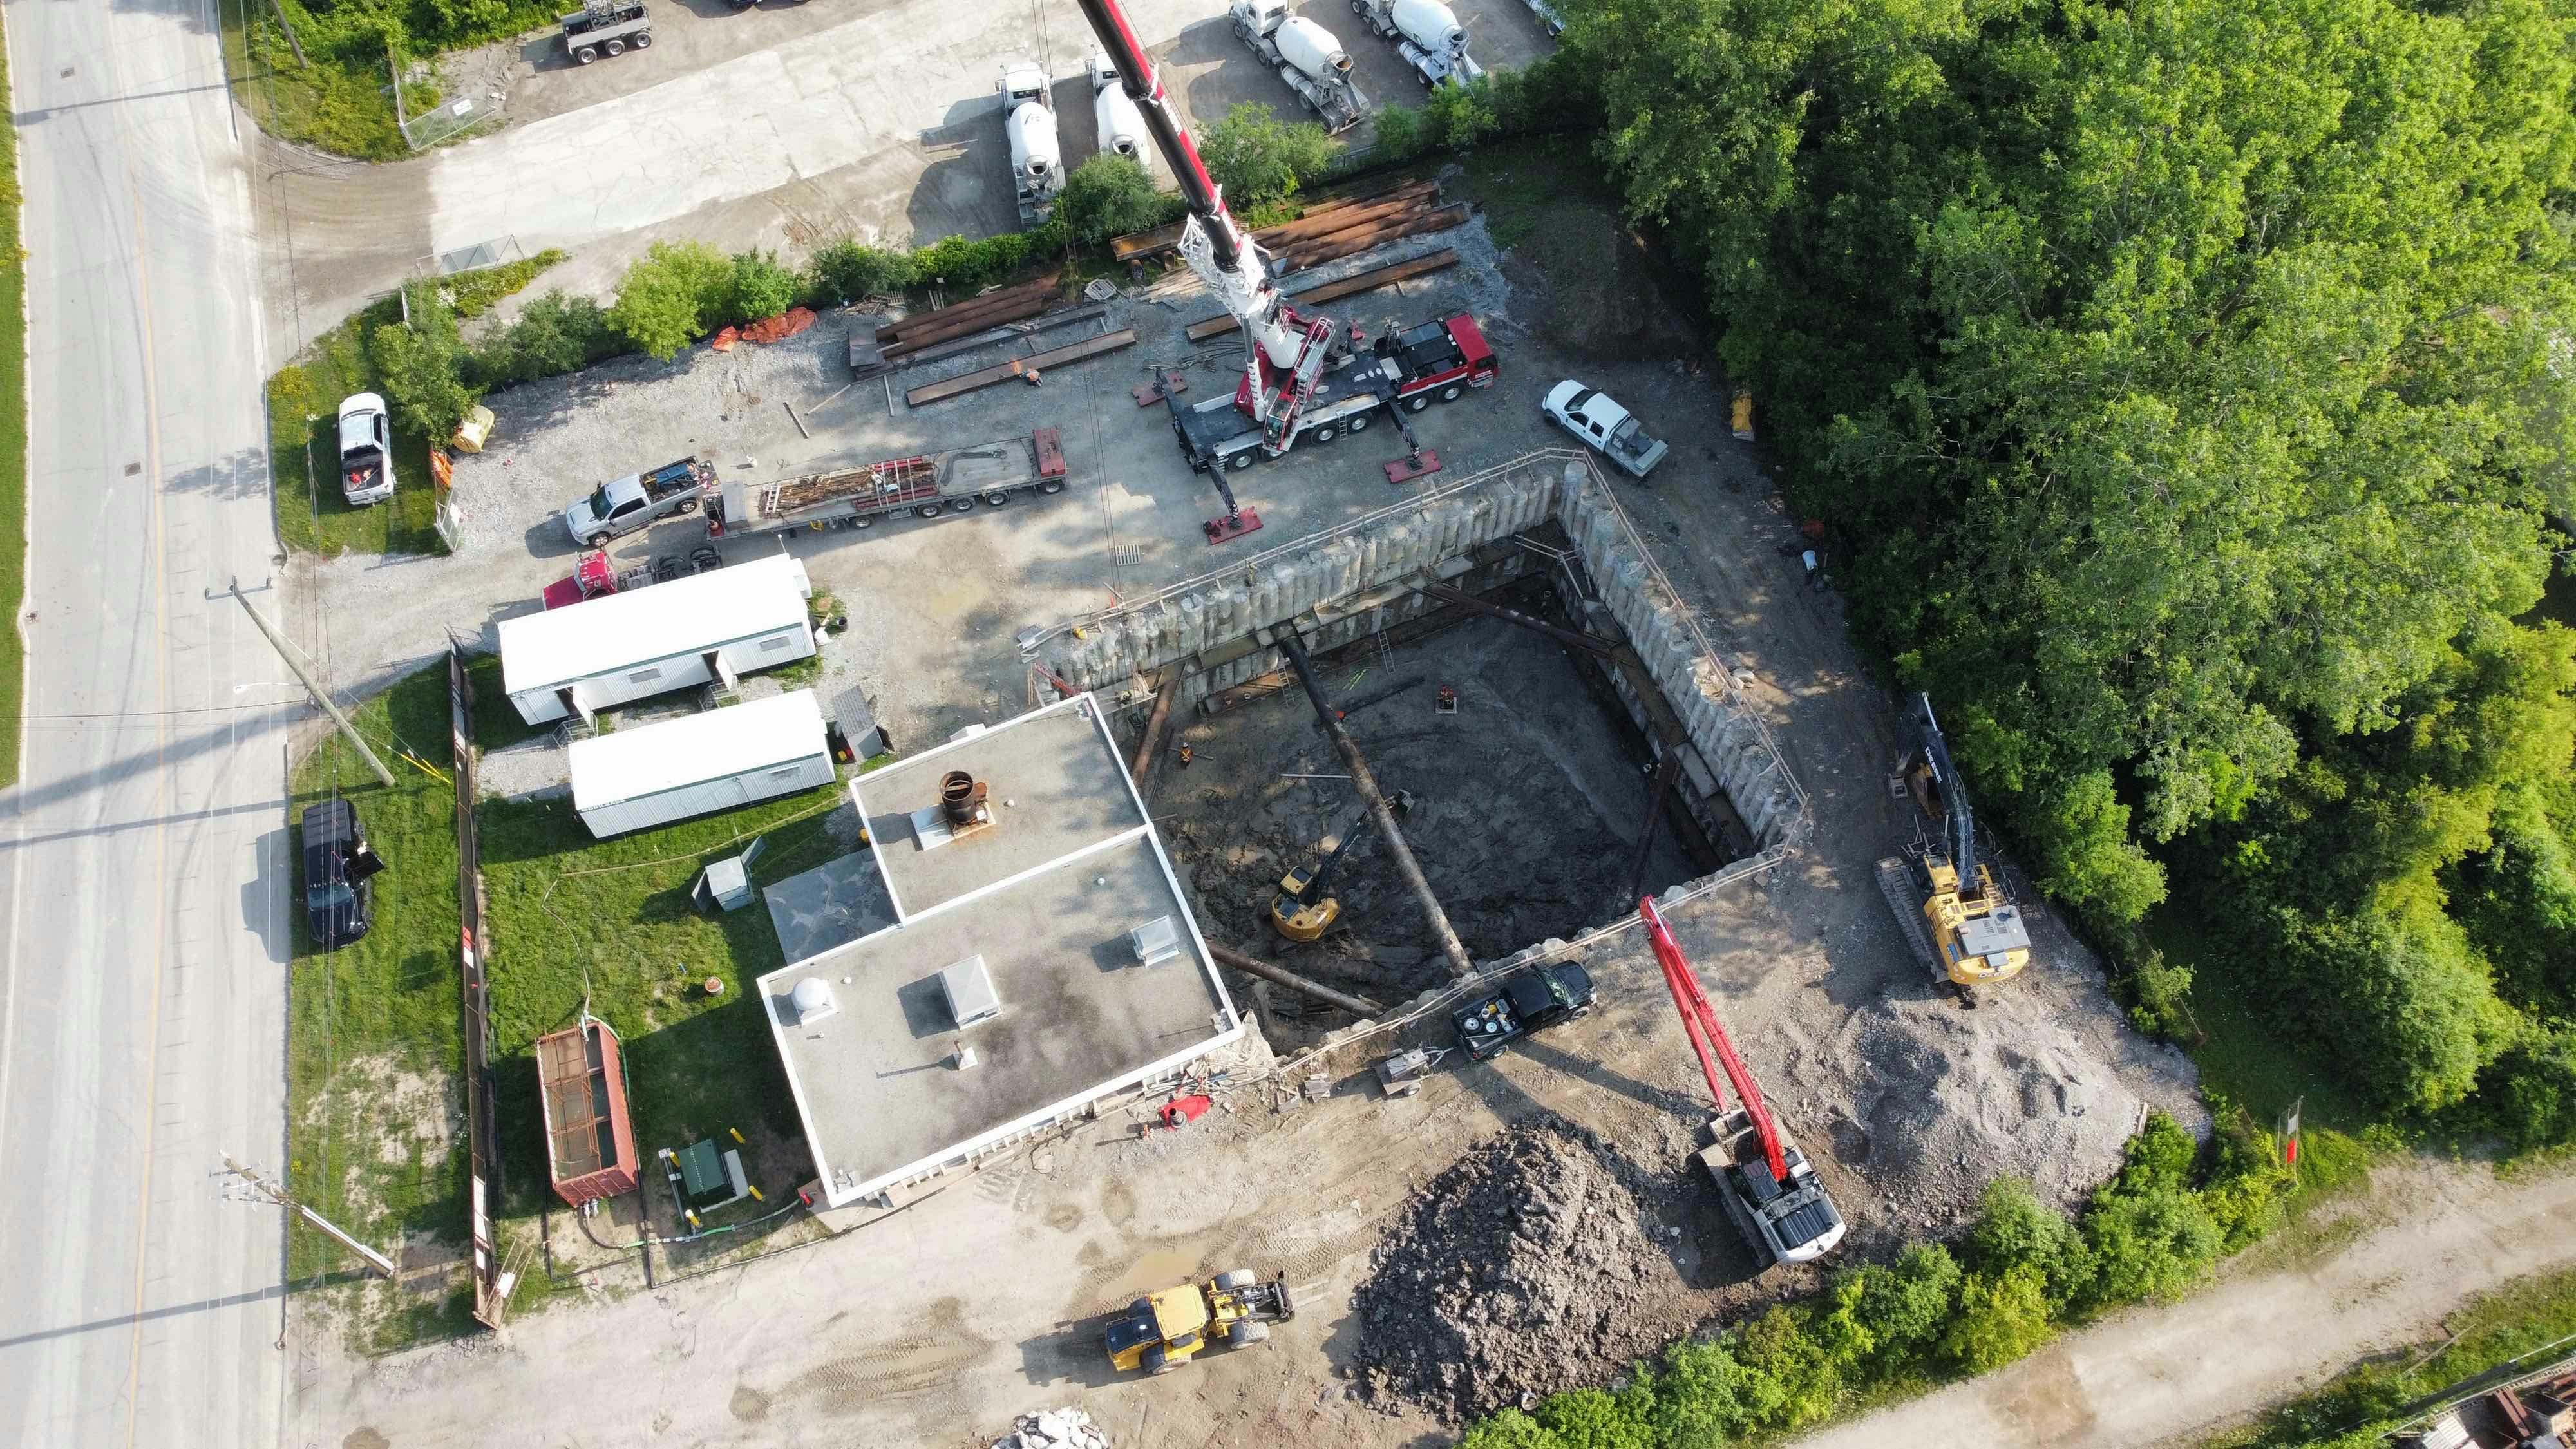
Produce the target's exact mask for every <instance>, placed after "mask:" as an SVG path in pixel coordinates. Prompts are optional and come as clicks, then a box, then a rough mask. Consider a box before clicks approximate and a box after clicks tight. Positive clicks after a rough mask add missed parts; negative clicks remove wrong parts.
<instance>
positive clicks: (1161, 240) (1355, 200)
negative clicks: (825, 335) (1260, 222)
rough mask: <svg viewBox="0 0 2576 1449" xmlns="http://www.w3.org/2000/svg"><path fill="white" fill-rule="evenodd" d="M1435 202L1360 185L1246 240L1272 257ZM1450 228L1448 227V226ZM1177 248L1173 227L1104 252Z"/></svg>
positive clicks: (1399, 187)
mask: <svg viewBox="0 0 2576 1449" xmlns="http://www.w3.org/2000/svg"><path fill="white" fill-rule="evenodd" d="M1439 199H1440V188H1439V186H1438V184H1437V183H1434V182H1430V181H1404V182H1396V183H1392V184H1390V183H1387V182H1384V181H1377V182H1362V183H1358V184H1356V185H1354V186H1351V187H1348V188H1344V189H1342V190H1339V191H1325V192H1319V193H1317V194H1316V195H1315V196H1314V197H1312V198H1310V199H1309V200H1308V201H1307V202H1306V203H1305V214H1304V215H1302V216H1300V217H1298V218H1297V219H1296V220H1295V221H1283V222H1281V223H1279V224H1278V225H1277V226H1265V227H1263V228H1261V229H1260V230H1259V231H1256V232H1254V233H1253V234H1252V239H1253V240H1254V241H1255V242H1258V243H1260V245H1261V247H1262V249H1263V250H1265V251H1268V252H1270V253H1272V254H1274V255H1276V254H1277V253H1278V252H1279V251H1280V249H1281V247H1282V246H1284V245H1286V244H1288V243H1289V242H1291V241H1298V240H1304V239H1308V238H1312V237H1316V236H1321V235H1324V234H1327V233H1329V232H1331V231H1333V230H1335V229H1336V227H1337V225H1347V224H1350V223H1352V222H1355V221H1357V220H1359V219H1360V213H1361V212H1363V211H1366V212H1368V213H1370V214H1371V215H1372V216H1383V215H1386V214H1388V213H1389V212H1390V211H1391V210H1393V209H1395V208H1396V204H1397V203H1399V202H1402V203H1410V204H1411V208H1412V209H1419V208H1423V207H1429V206H1434V205H1436V204H1438V202H1439ZM1456 224H1457V223H1456V222H1452V223H1450V225H1452V226H1455V225H1456ZM1180 244H1181V224H1180V223H1174V224H1173V225H1171V226H1166V227H1157V228H1156V229H1154V230H1152V231H1140V232H1138V233H1136V234H1135V235H1134V236H1122V237H1113V238H1111V239H1110V242H1109V252H1110V255H1111V256H1112V257H1114V258H1116V259H1117V260H1119V261H1122V262H1141V261H1143V260H1145V259H1146V258H1148V257H1157V256H1161V255H1162V254H1163V253H1165V252H1168V251H1171V250H1172V249H1173V248H1175V247H1177V246H1179V245H1180ZM1299 265H1311V263H1300V264H1299Z"/></svg>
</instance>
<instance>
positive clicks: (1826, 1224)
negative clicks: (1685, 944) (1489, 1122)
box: [1637, 896, 1846, 1268]
mask: <svg viewBox="0 0 2576 1449" xmlns="http://www.w3.org/2000/svg"><path fill="white" fill-rule="evenodd" d="M1637 916H1638V918H1639V919H1640V920H1642V921H1644V922H1645V923H1646V939H1647V940H1648V941H1650V942H1652V943H1653V945H1654V948H1655V960H1656V962H1657V963H1658V964H1660V965H1661V966H1662V967H1663V968H1664V986H1665V988H1666V989H1668V990H1670V991H1671V992H1672V994H1673V1005H1674V1006H1675V1007H1676V1008H1678V1009H1679V1010H1680V1011H1681V1014H1682V1032H1683V1034H1684V1035H1686V1036H1688V1037H1689V1038H1690V1044H1691V1050H1692V1051H1694V1052H1697V1053H1698V1054H1699V1067H1700V1072H1701V1074H1702V1075H1704V1076H1706V1077H1707V1078H1708V1091H1709V1095H1710V1096H1711V1097H1713V1098H1715V1099H1716V1101H1717V1111H1718V1115H1717V1118H1716V1120H1714V1121H1712V1122H1711V1123H1709V1134H1710V1136H1711V1137H1713V1138H1714V1139H1715V1141H1713V1142H1712V1143H1711V1144H1710V1145H1709V1146H1707V1147H1705V1148H1703V1149H1701V1150H1700V1153H1699V1162H1700V1166H1701V1167H1703V1168H1704V1169H1706V1170H1707V1172H1708V1175H1709V1176H1710V1177H1711V1178H1712V1179H1714V1180H1715V1181H1716V1183H1717V1195H1718V1199H1719V1200H1720V1201H1722V1202H1723V1203H1725V1204H1726V1215H1727V1216H1728V1217H1729V1218H1732V1219H1734V1221H1735V1227H1736V1231H1738V1232H1740V1233H1742V1234H1743V1235H1744V1241H1745V1243H1746V1244H1747V1245H1748V1246H1750V1247H1751V1248H1752V1249H1753V1255H1754V1256H1755V1257H1756V1258H1759V1259H1761V1260H1762V1266H1764V1267H1766V1268H1767V1267H1769V1266H1771V1265H1772V1264H1774V1263H1812V1262H1814V1261H1815V1260H1816V1259H1818V1258H1821V1257H1823V1256H1824V1255H1825V1254H1826V1253H1827V1252H1830V1251H1831V1250H1832V1249H1833V1246H1834V1244H1836V1243H1839V1242H1841V1241H1842V1240H1843V1233H1844V1231H1845V1228H1846V1224H1845V1223H1844V1222H1843V1215H1842V1213H1841V1212H1840V1211H1839V1210H1838V1209H1836V1208H1835V1207H1834V1201H1833V1199H1832V1198H1830V1197H1827V1196H1826V1195H1825V1187H1824V1183H1823V1182H1821V1181H1820V1180H1818V1178H1817V1177H1816V1169H1815V1168H1813V1167H1812V1166H1809V1165H1808V1162H1807V1159H1806V1157H1805V1155H1804V1154H1802V1153H1800V1152H1799V1151H1798V1149H1797V1148H1795V1147H1792V1146H1790V1145H1789V1144H1788V1143H1787V1142H1786V1141H1783V1140H1782V1139H1781V1136H1780V1128H1779V1126H1778V1125H1777V1124H1776V1123H1774V1122H1773V1121H1772V1120H1771V1109H1770V1107H1769V1106H1768V1105H1766V1104H1765V1103H1764V1102H1763V1100H1762V1087H1761V1084H1760V1083H1758V1082H1756V1081H1754V1080H1753V1072H1752V1070H1751V1069H1750V1068H1748V1067H1746V1066H1745V1065H1744V1059H1743V1058H1742V1057H1739V1056H1737V1055H1736V1054H1735V1043H1734V1042H1732V1041H1729V1040H1728V1039H1727V1035H1726V1027H1725V1026H1724V1025H1722V1024H1721V1023H1720V1022H1719V1021H1718V1019H1717V1010H1716V1008H1714V1007H1712V1006H1710V1005H1709V1004H1708V995H1707V993H1706V992H1704V991H1702V990H1700V985H1699V975H1698V973H1696V972H1694V971H1692V970H1691V964H1690V959H1689V958H1688V957H1686V956H1684V955H1682V948H1681V943H1680V942H1678V941H1675V940H1674V939H1673V933H1672V931H1671V929H1670V928H1669V927H1667V926H1665V924H1664V917H1663V913H1662V912H1661V911H1658V910H1656V909H1655V900H1654V897H1652V896H1648V897H1646V898H1644V899H1642V900H1640V901H1638V902H1637ZM1712 1053H1713V1055H1712ZM1720 1063H1724V1065H1725V1069H1726V1080H1727V1081H1728V1082H1730V1083H1732V1084H1733V1085H1734V1087H1735V1097H1736V1100H1737V1101H1738V1102H1740V1103H1742V1104H1743V1105H1742V1106H1741V1107H1739V1108H1737V1109H1736V1110H1735V1111H1732V1112H1730V1111H1728V1110H1726V1091H1725V1089H1724V1088H1722V1087H1720V1086H1718V1084H1717V1073H1718V1067H1719V1064H1720Z"/></svg>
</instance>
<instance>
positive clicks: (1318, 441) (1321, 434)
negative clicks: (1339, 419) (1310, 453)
mask: <svg viewBox="0 0 2576 1449" xmlns="http://www.w3.org/2000/svg"><path fill="white" fill-rule="evenodd" d="M1310 436H1311V438H1312V439H1313V441H1314V444H1315V446H1316V447H1318V448H1320V447H1322V446H1324V445H1325V444H1326V443H1329V442H1331V441H1332V440H1333V439H1335V438H1338V437H1340V436H1341V433H1340V432H1339V431H1338V430H1336V429H1335V428H1334V427H1333V425H1332V424H1331V423H1326V424H1324V425H1323V426H1322V427H1320V428H1317V429H1316V430H1315V431H1314V432H1313V433H1312V434H1311V435H1310Z"/></svg>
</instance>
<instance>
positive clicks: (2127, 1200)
mask: <svg viewBox="0 0 2576 1449" xmlns="http://www.w3.org/2000/svg"><path fill="white" fill-rule="evenodd" d="M2125 1177H2126V1174H2123V1178H2124V1179H2125ZM2084 1240H2085V1242H2086V1244H2088V1245H2089V1246H2090V1247H2091V1248H2092V1250H2093V1283H2092V1287H2091V1291H2090V1292H2089V1293H2088V1294H2087V1295H2086V1298H2085V1306H2086V1307H2088V1308H2093V1309H2102V1308H2116V1307H2119V1306H2120V1305H2122V1304H2126V1303H2139V1302H2144V1301H2146V1300H2148V1299H2166V1298H2173V1297H2176V1296H2179V1295H2180V1294H2181V1292H2182V1291H2183V1290H2184V1289H2185V1288H2188V1287H2190V1286H2191V1285H2192V1284H2194V1283H2196V1282H2198V1281H2200V1278H2201V1275H2203V1274H2205V1273H2207V1272H2208V1271H2209V1268H2210V1265H2211V1264H2213V1263H2215V1262H2217V1261H2218V1249H2219V1244H2220V1241H2221V1237H2220V1234H2219V1230H2218V1224H2217V1222H2216V1221H2215V1220H2213V1219H2212V1218H2211V1217H2210V1215H2209V1209H2207V1208H2205V1207H2203V1206H2201V1203H2200V1199H2199V1198H2197V1197H2195V1196H2193V1195H2192V1194H2191V1193H2189V1192H2187V1191H2185V1190H2184V1189H2182V1188H2180V1187H2175V1186H2171V1185H2169V1184H2163V1183H2158V1184H2155V1185H2153V1186H2150V1187H2146V1188H2144V1189H2131V1188H2128V1187H2126V1186H2125V1185H2123V1184H2120V1183H2115V1184H2113V1185H2112V1186H2110V1187H2108V1188H2105V1189H2103V1190H2102V1191H2101V1192H2099V1193H2097V1194H2095V1195H2094V1199H2093V1210H2092V1211H2091V1212H2088V1213H2086V1214H2085V1215H2084Z"/></svg>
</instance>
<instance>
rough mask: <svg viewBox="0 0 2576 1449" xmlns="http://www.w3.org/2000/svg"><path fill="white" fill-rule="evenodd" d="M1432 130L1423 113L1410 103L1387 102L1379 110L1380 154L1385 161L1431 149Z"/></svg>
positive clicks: (1409, 156) (1405, 159)
mask: <svg viewBox="0 0 2576 1449" xmlns="http://www.w3.org/2000/svg"><path fill="white" fill-rule="evenodd" d="M1432 138H1433V133H1432V129H1431V125H1430V122H1429V121H1428V120H1427V119H1426V118H1425V117H1424V115H1423V113H1422V112H1420V111H1417V110H1414V109H1413V108H1412V107H1410V106H1398V105H1386V106H1381V107H1379V108H1378V113H1377V154H1378V156H1379V158H1380V159H1382V160H1385V161H1410V160H1412V159H1413V158H1414V157H1416V156H1419V155H1421V154H1422V153H1423V152H1425V151H1428V150H1430V149H1431V145H1432Z"/></svg>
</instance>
